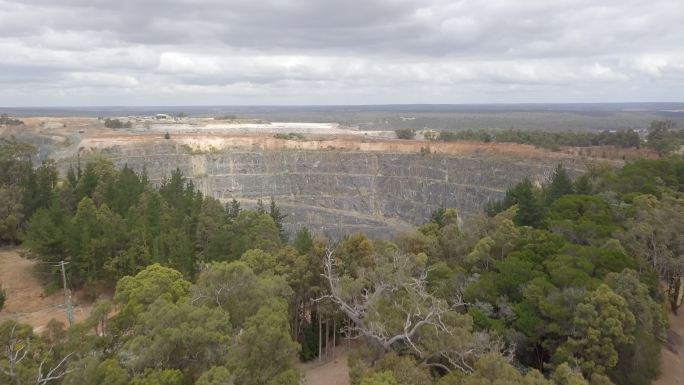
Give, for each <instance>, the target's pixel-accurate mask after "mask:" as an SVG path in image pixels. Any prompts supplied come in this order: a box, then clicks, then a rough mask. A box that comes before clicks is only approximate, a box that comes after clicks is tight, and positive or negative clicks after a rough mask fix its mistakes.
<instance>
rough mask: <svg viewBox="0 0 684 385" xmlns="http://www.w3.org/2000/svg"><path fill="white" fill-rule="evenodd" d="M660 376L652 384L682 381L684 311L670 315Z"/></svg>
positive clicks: (683, 376) (664, 384) (678, 382)
mask: <svg viewBox="0 0 684 385" xmlns="http://www.w3.org/2000/svg"><path fill="white" fill-rule="evenodd" d="M661 357H662V366H661V369H660V371H661V376H660V378H658V380H656V381H655V382H654V383H653V385H681V384H683V383H684V311H680V312H679V315H677V316H674V315H672V316H670V331H669V332H668V336H667V345H666V347H665V348H664V349H663V352H662V354H661Z"/></svg>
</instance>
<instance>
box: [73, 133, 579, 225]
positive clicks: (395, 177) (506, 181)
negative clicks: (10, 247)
mask: <svg viewBox="0 0 684 385" xmlns="http://www.w3.org/2000/svg"><path fill="white" fill-rule="evenodd" d="M115 143H117V144H116V145H112V146H110V147H105V146H96V147H90V148H86V150H85V151H83V152H82V156H86V157H87V156H88V155H103V156H105V157H108V158H110V159H111V160H112V161H113V162H114V163H115V164H117V165H118V166H121V167H122V166H123V165H124V164H127V165H128V166H129V167H131V168H133V169H135V170H138V171H140V170H142V169H143V167H145V168H146V170H147V173H148V176H149V178H150V180H152V181H153V183H156V184H159V183H160V182H161V180H162V178H163V177H164V176H167V175H169V174H170V173H171V172H172V171H173V170H175V169H176V167H178V168H179V169H180V170H181V171H182V172H183V174H184V175H186V176H187V177H188V178H190V179H192V180H193V182H194V183H195V186H197V187H198V188H199V189H200V190H201V191H202V192H203V193H204V194H206V195H209V196H212V197H214V198H217V199H219V200H221V201H223V202H228V201H230V200H231V199H233V198H235V199H237V200H239V201H242V202H243V203H244V204H245V205H246V206H249V205H251V204H255V202H256V201H257V199H263V200H265V201H266V200H268V199H270V197H274V198H275V199H276V201H277V203H278V204H279V205H280V206H281V207H282V209H283V211H284V212H285V213H286V214H287V215H288V216H287V218H286V227H287V229H288V231H290V233H293V232H294V231H296V230H297V229H298V228H300V227H302V226H307V227H309V228H310V229H312V230H313V231H318V232H321V233H324V234H326V235H328V236H329V237H332V238H337V237H340V236H342V235H345V234H349V233H352V232H355V231H364V232H366V233H368V234H369V235H370V236H372V237H389V236H391V235H392V234H394V233H395V232H396V231H398V230H405V229H408V228H410V227H411V226H412V225H416V224H420V223H422V222H424V221H425V220H426V219H427V218H428V217H429V216H430V214H431V212H432V211H433V210H435V209H438V208H440V207H455V208H457V209H458V210H459V212H460V213H461V214H465V215H467V214H471V213H475V212H478V211H479V210H481V208H482V207H483V205H485V204H486V203H487V202H489V201H492V200H494V199H500V198H501V197H502V196H503V194H504V193H505V191H506V189H507V188H508V187H509V186H511V185H512V184H514V183H517V182H518V181H520V180H522V179H523V178H525V177H528V178H530V179H531V180H533V181H543V180H545V179H547V178H548V176H549V175H550V173H551V171H552V170H553V168H554V167H555V166H556V165H557V164H558V163H563V164H564V165H565V166H566V167H567V168H568V169H569V170H570V172H571V173H577V172H578V171H580V170H582V169H583V165H581V164H580V163H579V161H577V160H573V159H571V158H559V157H558V156H556V155H555V154H552V155H550V156H549V157H546V158H545V157H542V156H539V154H538V153H534V154H533V156H530V157H524V156H517V155H511V154H496V153H494V154H493V153H487V152H484V153H468V154H464V155H446V154H422V155H421V154H419V153H404V152H400V153H398V152H392V153H383V152H378V151H371V152H364V151H347V150H335V149H328V150H319V151H316V150H296V149H289V148H288V149H277V148H274V149H271V148H261V147H258V146H250V147H249V148H244V147H230V146H228V147H226V148H222V149H220V150H219V149H212V150H211V151H209V152H203V151H195V150H192V149H191V148H188V147H184V146H178V145H177V144H173V143H170V144H167V143H164V142H161V143H160V142H152V143H145V142H142V143H138V142H131V143H118V142H115ZM62 164H63V167H65V168H66V167H68V160H64V161H62Z"/></svg>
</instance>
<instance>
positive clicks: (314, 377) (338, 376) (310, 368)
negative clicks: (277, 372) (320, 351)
mask: <svg viewBox="0 0 684 385" xmlns="http://www.w3.org/2000/svg"><path fill="white" fill-rule="evenodd" d="M348 353H349V352H348V350H347V349H346V348H345V347H344V346H342V345H340V346H338V347H337V350H336V354H335V360H333V359H328V360H327V361H324V362H322V363H321V362H318V361H316V360H314V361H311V362H307V363H304V364H299V365H298V366H299V369H300V370H301V371H302V373H303V374H304V385H349V383H350V382H349V367H348V366H347V356H348Z"/></svg>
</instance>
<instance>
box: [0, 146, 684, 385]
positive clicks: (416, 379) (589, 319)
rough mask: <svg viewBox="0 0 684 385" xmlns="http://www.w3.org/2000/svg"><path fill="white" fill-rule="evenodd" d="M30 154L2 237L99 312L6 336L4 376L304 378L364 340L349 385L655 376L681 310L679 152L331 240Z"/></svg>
mask: <svg viewBox="0 0 684 385" xmlns="http://www.w3.org/2000/svg"><path fill="white" fill-rule="evenodd" d="M31 155H32V149H31V147H30V146H26V145H22V144H20V143H16V142H9V141H5V142H3V143H1V144H0V169H1V170H2V173H0V211H2V213H3V215H2V216H1V217H0V241H1V242H2V243H5V244H22V245H23V247H25V248H26V249H27V250H28V251H29V252H30V255H31V256H32V258H35V259H36V260H37V261H38V266H39V269H41V271H42V272H44V273H45V274H42V276H44V277H47V278H46V280H45V285H46V290H55V289H60V288H61V285H62V277H61V274H60V271H59V269H60V267H59V263H60V262H61V261H65V262H66V263H67V265H66V280H67V282H68V287H69V289H72V290H76V289H78V290H80V291H81V292H83V293H85V294H86V295H87V296H90V297H91V298H92V299H93V300H96V299H99V300H97V302H95V304H94V307H93V311H92V313H91V314H90V316H89V318H88V319H87V320H85V321H84V322H81V323H75V324H73V325H64V324H62V323H59V322H56V321H53V322H51V323H50V324H49V325H48V328H47V330H46V332H44V333H42V334H40V335H38V334H36V333H34V332H33V331H32V328H31V327H30V326H28V325H23V324H20V323H17V322H15V321H5V322H4V323H2V324H0V383H3V384H5V383H7V384H13V385H25V384H38V385H48V384H110V385H114V384H116V385H129V384H130V385H190V384H198V385H200V384H201V385H209V384H212V385H218V384H238V385H242V384H245V385H247V384H255V385H256V384H274V385H275V384H298V383H299V381H300V373H298V371H297V369H296V367H295V365H294V364H295V361H296V360H298V359H299V360H303V361H306V360H311V359H314V358H316V357H317V356H318V354H319V352H321V346H326V347H327V346H328V345H329V344H331V343H333V342H331V341H335V340H336V341H338V342H339V341H344V340H345V339H355V340H357V341H358V343H357V344H358V345H357V346H358V348H356V349H355V350H354V351H353V354H352V355H351V356H350V371H351V377H352V382H353V384H355V385H357V384H361V385H422V384H425V385H429V384H438V385H485V384H501V383H506V384H538V385H546V384H548V385H571V384H572V385H582V384H592V385H609V384H615V385H645V384H649V383H651V381H652V380H653V379H654V378H655V377H656V376H657V375H658V371H659V357H660V350H661V347H662V345H663V342H664V339H665V335H666V331H667V328H668V321H667V313H668V312H677V311H678V309H679V308H680V306H681V304H682V303H681V294H680V289H681V280H682V277H681V275H682V266H683V264H684V237H681V236H680V234H681V233H682V232H684V197H683V195H682V194H683V193H684V161H682V159H676V158H664V159H661V160H641V161H636V162H633V163H629V164H627V165H625V166H624V167H623V168H621V169H614V168H611V167H607V166H602V165H595V166H590V167H589V169H588V171H587V172H586V173H585V174H583V175H581V176H579V177H578V178H576V179H575V180H572V179H571V178H570V177H569V176H568V174H567V173H566V171H565V170H564V169H563V168H562V167H561V166H559V167H558V168H556V170H555V171H554V173H553V175H552V177H551V178H550V180H549V181H547V182H546V183H542V184H538V183H535V182H534V181H531V180H523V181H521V182H520V183H519V184H517V185H515V186H512V187H511V188H510V189H509V190H508V191H507V193H506V194H505V197H503V199H502V200H501V201H498V202H490V203H489V204H488V205H487V207H486V210H485V212H483V213H482V214H481V215H477V216H474V217H471V218H460V217H459V214H458V212H457V211H456V210H454V209H453V208H444V209H441V210H437V211H436V212H434V213H433V215H432V217H431V218H430V220H429V221H427V222H426V223H424V224H422V225H421V226H419V227H418V228H417V229H416V230H415V231H413V232H406V233H401V234H397V235H396V237H395V238H394V239H392V240H372V239H368V238H367V237H366V236H365V235H363V234H354V235H351V236H348V237H346V238H344V239H341V240H339V241H332V240H327V239H324V238H322V237H321V236H314V235H312V233H311V232H310V231H309V230H307V229H305V228H302V229H301V230H299V231H298V232H297V233H296V234H286V233H285V232H284V230H283V226H282V221H283V218H284V216H285V213H283V212H281V210H280V209H279V207H278V206H277V202H274V201H273V200H271V201H270V202H267V203H260V204H259V205H258V206H257V207H256V208H253V209H244V208H242V207H241V206H240V203H239V202H237V201H233V202H230V203H228V204H225V205H224V204H222V203H221V202H219V201H217V200H215V199H213V198H211V197H206V196H203V195H202V194H201V193H200V192H199V191H198V190H197V189H196V188H195V187H194V185H193V183H192V181H190V180H188V179H186V178H184V177H183V175H181V173H180V172H179V171H176V172H174V173H173V174H172V175H170V176H168V178H166V179H164V180H163V181H162V182H161V184H160V187H159V188H158V189H156V188H154V187H153V186H152V184H151V183H150V181H149V180H148V178H147V176H146V173H145V171H144V170H143V171H142V172H140V173H138V172H135V171H134V170H132V169H130V168H128V167H124V168H122V169H117V168H116V167H114V166H113V164H112V163H110V162H109V161H107V160H104V159H100V160H96V161H91V162H88V163H86V164H84V165H83V166H82V167H81V165H74V167H73V168H71V169H70V170H69V172H68V173H67V175H66V176H65V177H64V178H63V179H60V178H59V175H58V172H57V168H56V165H55V163H54V162H51V161H48V162H45V163H43V164H41V165H40V166H38V167H34V165H33V164H32V163H31ZM111 293H113V295H108V294H111ZM110 297H111V299H102V298H110ZM322 325H325V327H322Z"/></svg>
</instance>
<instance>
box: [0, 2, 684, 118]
mask: <svg viewBox="0 0 684 385" xmlns="http://www.w3.org/2000/svg"><path fill="white" fill-rule="evenodd" d="M682 15H684V2H682V1H681V0H651V1H649V2H644V1H641V0H619V1H618V0H593V1H589V0H545V1H544V0H488V1H482V0H460V1H458V0H456V1H454V0H422V1H418V0H364V1H343V0H262V1H239V0H232V1H226V0H167V1H161V0H119V1H116V2H112V1H104V0H0V52H2V54H1V55H0V87H1V89H0V106H53V105H54V106H59V105H162V104H166V105H183V104H184V105H188V104H373V103H490V102H498V103H516V102H600V101H682V100H684V44H683V43H684V24H683V23H682V22H681V16H682Z"/></svg>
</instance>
